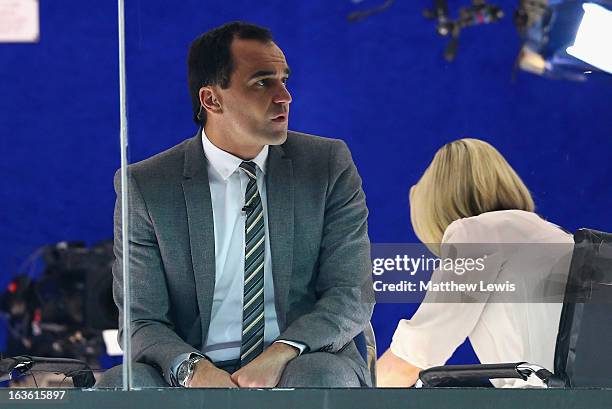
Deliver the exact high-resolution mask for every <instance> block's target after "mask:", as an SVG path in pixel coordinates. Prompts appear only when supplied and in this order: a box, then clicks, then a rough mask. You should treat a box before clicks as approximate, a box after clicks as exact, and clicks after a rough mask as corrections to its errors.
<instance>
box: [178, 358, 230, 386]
mask: <svg viewBox="0 0 612 409" xmlns="http://www.w3.org/2000/svg"><path fill="white" fill-rule="evenodd" d="M187 387H188V388H237V387H238V386H237V385H236V384H235V383H234V382H233V381H232V379H231V378H230V374H229V373H227V372H226V371H224V370H222V369H219V368H217V367H216V366H215V365H214V364H213V363H212V362H210V361H209V360H207V359H201V360H199V361H198V362H197V363H196V367H195V370H194V372H193V376H192V377H191V380H190V381H189V384H188V385H187Z"/></svg>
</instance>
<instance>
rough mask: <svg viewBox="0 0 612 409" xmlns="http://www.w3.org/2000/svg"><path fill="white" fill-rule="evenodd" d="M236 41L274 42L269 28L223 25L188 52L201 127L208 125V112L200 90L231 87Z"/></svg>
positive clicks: (197, 120) (196, 116)
mask: <svg viewBox="0 0 612 409" xmlns="http://www.w3.org/2000/svg"><path fill="white" fill-rule="evenodd" d="M234 38H239V39H242V40H258V41H261V42H264V43H267V42H269V41H273V40H272V33H271V32H270V30H268V29H267V28H264V27H259V26H257V25H255V24H249V23H244V22H241V21H235V22H232V23H227V24H224V25H222V26H221V27H217V28H215V29H213V30H210V31H207V32H206V33H204V34H202V35H200V36H199V37H198V38H196V39H195V40H193V42H192V43H191V47H190V48H189V57H188V58H187V67H188V70H189V71H188V75H189V92H190V93H191V103H192V106H193V120H194V122H195V123H196V124H198V125H202V126H204V124H205V123H206V110H205V109H204V108H203V107H202V106H201V105H200V96H199V91H200V88H202V87H205V86H207V85H219V86H220V87H221V88H227V87H229V83H230V76H231V75H232V72H233V70H234V66H233V61H232V54H231V52H230V47H231V45H232V41H233V40H234Z"/></svg>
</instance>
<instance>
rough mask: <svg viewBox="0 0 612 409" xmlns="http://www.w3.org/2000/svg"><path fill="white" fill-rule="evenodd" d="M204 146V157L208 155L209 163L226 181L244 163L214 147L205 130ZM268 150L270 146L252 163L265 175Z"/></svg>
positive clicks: (203, 136)
mask: <svg viewBox="0 0 612 409" xmlns="http://www.w3.org/2000/svg"><path fill="white" fill-rule="evenodd" d="M202 145H203V146H204V155H206V158H207V159H208V163H209V164H210V165H211V166H212V167H213V169H215V170H216V171H217V173H218V174H219V175H221V177H222V178H223V179H224V180H225V179H227V178H229V177H230V176H231V175H232V174H233V173H234V172H235V171H236V169H238V167H239V166H240V164H241V163H242V159H240V158H239V157H237V156H234V155H232V154H231V153H229V152H226V151H224V150H223V149H220V148H218V147H216V146H215V145H213V143H212V142H211V141H210V140H209V139H208V137H207V136H206V133H205V132H204V129H202ZM268 150H269V146H268V145H264V147H263V149H262V150H261V152H259V153H258V154H257V156H255V158H254V159H252V160H251V162H255V164H256V165H257V167H258V168H259V169H260V170H261V171H262V173H264V174H265V173H266V159H267V158H268Z"/></svg>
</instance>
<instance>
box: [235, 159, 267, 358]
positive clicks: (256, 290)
mask: <svg viewBox="0 0 612 409" xmlns="http://www.w3.org/2000/svg"><path fill="white" fill-rule="evenodd" d="M240 168H241V169H242V170H243V171H244V173H246V174H247V175H248V177H249V183H248V185H247V189H246V194H245V196H244V197H245V207H244V210H246V222H245V232H244V233H245V247H244V298H243V302H242V345H241V347H240V366H241V367H242V366H245V365H246V364H248V363H249V362H251V361H252V360H253V359H254V358H255V357H256V356H257V355H259V354H260V353H261V352H263V338H264V322H265V320H264V251H265V247H266V231H265V226H264V222H265V221H264V217H263V207H262V203H261V197H260V196H259V191H258V189H257V176H256V175H257V173H256V165H255V163H253V162H242V163H241V164H240Z"/></svg>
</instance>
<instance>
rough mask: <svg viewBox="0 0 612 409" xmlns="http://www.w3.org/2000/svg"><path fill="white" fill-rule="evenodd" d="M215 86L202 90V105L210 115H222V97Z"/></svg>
mask: <svg viewBox="0 0 612 409" xmlns="http://www.w3.org/2000/svg"><path fill="white" fill-rule="evenodd" d="M215 88H216V87H213V86H206V87H202V88H200V104H201V105H202V107H203V108H204V109H205V110H206V112H210V113H220V112H222V109H221V96H220V95H219V93H218V92H217V90H216V89H215Z"/></svg>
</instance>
